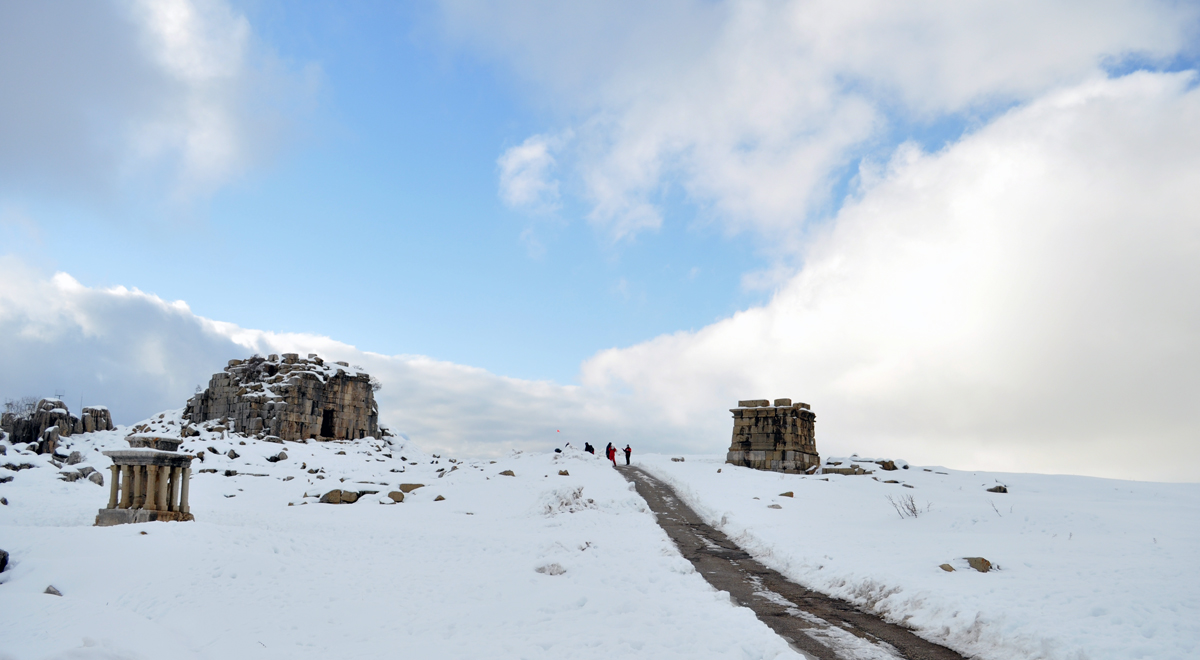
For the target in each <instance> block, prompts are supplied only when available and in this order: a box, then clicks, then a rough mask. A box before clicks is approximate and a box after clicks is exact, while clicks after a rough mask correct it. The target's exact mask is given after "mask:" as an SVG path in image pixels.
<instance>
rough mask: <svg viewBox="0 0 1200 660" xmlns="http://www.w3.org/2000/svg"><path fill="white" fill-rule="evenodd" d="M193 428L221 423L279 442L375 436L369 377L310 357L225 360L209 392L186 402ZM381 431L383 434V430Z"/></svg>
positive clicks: (287, 355)
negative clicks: (279, 440)
mask: <svg viewBox="0 0 1200 660" xmlns="http://www.w3.org/2000/svg"><path fill="white" fill-rule="evenodd" d="M184 418H185V419H187V420H189V421H190V422H191V423H193V424H201V423H204V422H207V421H210V420H220V423H221V425H222V426H225V427H227V428H229V430H231V431H234V432H237V433H241V434H243V435H254V436H258V437H260V438H267V439H275V438H280V439H283V440H292V441H298V440H309V439H314V440H347V439H355V438H364V437H368V436H371V437H380V433H381V429H380V427H379V409H378V407H377V406H376V404H375V393H374V387H373V381H372V380H371V377H370V376H369V375H368V374H366V373H364V372H362V371H359V370H358V369H354V368H351V367H350V366H349V365H348V364H347V363H345V362H335V363H333V364H332V365H328V364H325V361H324V360H322V359H321V358H320V357H318V356H317V355H316V354H315V353H312V354H309V356H308V359H301V358H300V357H299V356H298V355H297V354H295V353H284V354H283V359H282V360H281V359H280V358H279V356H278V355H270V356H268V357H266V358H262V357H259V356H254V357H252V358H250V359H248V360H230V361H229V366H227V367H225V370H224V371H223V372H221V373H218V374H214V375H213V377H212V379H211V380H210V381H209V384H208V389H206V390H204V391H203V392H201V393H199V394H197V395H196V396H194V397H192V398H191V399H189V400H188V403H187V408H186V409H185V410H184ZM382 432H383V433H386V430H383V431H382Z"/></svg>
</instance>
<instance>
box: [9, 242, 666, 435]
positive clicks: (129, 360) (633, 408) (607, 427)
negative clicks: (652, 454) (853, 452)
mask: <svg viewBox="0 0 1200 660" xmlns="http://www.w3.org/2000/svg"><path fill="white" fill-rule="evenodd" d="M0 336H3V337H4V338H5V339H4V341H3V342H0V396H2V397H7V398H18V397H21V396H35V397H40V396H46V395H50V394H53V393H54V392H55V391H56V390H59V391H65V395H64V398H65V400H66V401H67V402H68V404H69V405H70V406H71V408H72V409H75V410H77V409H78V407H79V405H80V404H81V403H82V404H83V405H92V404H102V405H107V406H109V408H110V409H111V410H112V412H113V416H114V418H115V419H116V421H117V422H118V423H132V422H134V421H137V420H140V419H143V418H145V417H148V416H149V415H152V414H154V413H156V412H159V411H162V410H167V409H172V408H179V407H182V406H183V405H184V403H185V402H186V400H187V399H188V397H190V396H191V395H192V393H193V391H194V388H195V387H196V385H205V386H207V384H208V379H209V378H210V377H211V375H212V374H213V373H214V372H217V371H220V370H221V369H222V368H223V367H224V366H225V364H226V362H227V361H228V360H230V359H232V358H241V357H246V356H248V355H251V354H253V353H260V354H263V355H266V354H268V353H284V352H297V353H301V354H307V353H310V352H311V353H318V354H320V355H322V356H323V357H325V358H326V359H329V360H345V361H348V362H350V363H351V364H357V365H362V366H363V367H364V368H365V369H366V370H367V371H368V373H370V374H372V375H373V376H375V377H377V378H378V379H379V380H380V381H381V382H382V383H383V389H382V390H380V391H379V392H378V393H377V398H378V402H379V406H380V417H381V420H382V421H383V422H384V423H385V424H388V425H389V426H390V427H391V428H392V429H393V430H395V431H398V432H401V433H405V434H407V435H408V436H409V437H410V438H411V439H412V440H413V441H415V442H417V443H418V444H420V445H421V446H422V447H424V448H427V449H430V450H434V451H436V450H438V449H441V450H446V451H451V452H454V453H455V454H456V455H464V454H465V455H475V456H479V455H489V454H490V455H496V454H499V453H503V452H506V451H507V450H509V449H513V448H517V449H531V448H532V449H541V450H547V449H549V448H550V447H552V446H555V445H558V444H562V443H564V442H567V441H572V442H573V443H574V444H575V445H576V446H582V445H583V442H584V440H590V441H591V442H593V443H599V444H600V445H601V446H603V445H604V443H606V442H608V441H609V440H613V441H616V440H620V441H621V442H633V444H634V446H635V447H637V448H638V449H639V451H646V450H648V449H649V448H650V447H655V448H658V449H661V450H663V451H669V450H672V449H678V448H679V446H680V443H678V442H672V440H673V439H672V438H669V437H668V438H665V439H663V438H658V437H656V433H655V429H654V428H653V426H652V425H651V426H645V425H643V424H641V417H640V416H639V414H638V411H639V410H641V408H640V407H639V405H638V404H637V402H624V403H622V400H621V397H620V396H608V395H605V396H593V395H592V394H591V393H587V392H584V391H582V389H581V388H579V387H571V386H562V385H558V384H555V383H550V382H535V381H523V380H518V379H512V378H504V377H501V376H497V375H495V374H491V373H488V372H487V371H484V370H482V369H477V368H473V367H467V366H462V365H457V364H452V363H448V362H440V361H437V360H433V359H430V358H427V357H423V356H419V355H397V356H387V355H380V354H378V353H371V352H367V351H362V350H360V349H357V348H355V347H353V346H349V345H347V344H344V343H342V342H338V341H335V340H332V339H329V338H327V337H321V336H316V335H310V334H304V333H279V332H267V331H262V330H254V329H246V328H241V327H238V326H236V325H234V324H231V323H224V322H217V321H212V320H209V319H205V318H203V317H199V316H196V315H194V314H192V312H191V310H190V309H189V308H188V306H187V305H186V304H185V303H183V302H181V301H176V302H167V301H164V300H162V299H160V298H158V297H157V296H154V295H150V294H146V293H143V292H141V291H138V290H130V289H126V288H123V287H115V288H111V289H94V288H90V287H86V286H84V285H82V284H80V283H79V282H78V281H76V280H75V279H73V278H72V277H71V276H69V275H67V274H65V273H58V274H55V275H53V276H51V277H47V276H45V275H43V274H42V273H40V272H39V271H37V270H35V269H32V268H31V267H29V266H28V265H27V264H25V263H24V262H22V261H20V260H18V259H16V258H14V257H0ZM80 398H82V401H80ZM643 412H644V411H643Z"/></svg>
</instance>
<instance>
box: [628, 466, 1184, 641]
mask: <svg viewBox="0 0 1200 660" xmlns="http://www.w3.org/2000/svg"><path fill="white" fill-rule="evenodd" d="M685 458H686V460H685V461H683V462H675V461H671V460H669V457H666V456H653V455H650V456H642V457H640V458H639V459H637V460H635V463H636V464H639V465H641V466H642V467H644V468H645V469H647V470H648V471H649V472H651V473H652V474H654V475H655V476H657V477H658V478H660V479H662V480H663V481H665V482H667V483H668V484H670V485H671V486H672V487H673V488H675V490H676V492H677V493H679V495H680V497H681V498H682V499H683V500H684V501H685V502H686V503H687V504H688V505H689V506H691V507H692V508H693V509H695V510H696V511H697V513H699V514H700V515H701V516H702V517H703V518H705V520H706V521H707V522H709V523H710V524H712V525H714V526H716V527H718V528H719V529H721V530H722V531H724V532H725V533H726V534H728V535H729V536H730V537H731V538H733V539H734V540H735V541H736V542H737V543H738V544H739V545H741V546H742V547H743V548H745V549H746V550H747V551H748V552H750V553H751V554H753V555H754V556H755V557H756V558H758V559H759V560H761V561H762V562H763V563H765V564H767V565H768V566H770V567H771V568H774V569H776V570H778V571H780V572H781V573H783V574H784V575H786V576H788V577H789V578H790V579H792V580H794V581H796V582H799V583H801V584H804V585H805V586H808V587H810V588H814V589H816V590H818V591H821V592H824V593H828V594H832V595H835V596H838V597H841V598H845V599H847V600H849V601H852V602H854V603H855V604H857V605H859V606H861V607H863V608H865V609H868V610H872V611H875V612H877V613H879V614H881V615H882V616H883V617H884V618H886V619H888V620H890V621H893V622H900V623H903V624H905V625H907V626H910V627H912V628H914V629H915V630H916V631H917V633H918V634H920V635H921V636H923V637H925V638H926V639H930V640H933V641H936V642H939V643H941V644H944V645H946V646H949V647H951V648H954V649H955V650H958V651H959V652H961V653H963V654H965V655H968V656H974V657H978V658H985V659H992V658H994V659H997V660H999V659H1008V658H1046V659H1055V658H1063V659H1072V660H1075V659H1084V658H1087V659H1090V660H1100V659H1104V658H1112V659H1114V660H1116V659H1126V658H1194V657H1200V595H1198V594H1200V573H1198V572H1197V571H1196V570H1195V569H1194V563H1195V560H1196V558H1197V557H1200V484H1160V483H1145V482H1133V481H1118V480H1110V479H1096V478H1091V477H1078V476H1067V475H1035V474H1000V473H986V472H960V471H956V470H950V469H946V468H940V467H936V468H935V467H928V466H926V467H919V466H910V467H909V469H897V470H895V471H883V470H881V469H880V468H879V466H878V465H872V464H871V463H873V462H874V461H876V460H882V459H863V458H858V457H852V458H850V459H846V458H842V459H830V460H831V461H833V460H840V461H841V462H843V464H844V465H845V464H846V462H848V461H853V462H855V463H857V464H859V465H860V466H862V467H864V468H866V469H872V468H873V469H875V473H874V474H871V475H862V476H843V475H833V474H830V475H812V476H805V475H785V474H775V473H767V472H760V471H755V470H750V469H747V468H742V467H735V466H731V465H726V464H723V457H719V456H686V457H685ZM905 464H906V463H904V462H902V461H899V460H897V461H896V465H897V466H900V465H905ZM718 470H720V472H718ZM887 480H895V481H898V482H900V483H896V484H887V483H884V482H885V481H887ZM997 484H1003V485H1005V486H1007V487H1008V491H1009V492H1008V493H989V492H987V491H986V489H987V488H989V487H992V486H995V485H997ZM905 485H907V486H911V488H905V487H904V486H905ZM788 491H791V492H792V493H794V496H793V497H783V496H781V495H780V494H781V493H784V492H788ZM889 496H890V497H891V498H892V499H893V500H894V501H898V500H899V499H900V498H901V497H905V496H912V498H913V502H914V504H915V505H916V508H917V510H918V511H919V515H918V516H917V517H916V518H912V517H901V516H900V515H899V514H898V513H897V511H896V509H895V508H893V506H892V504H891V503H890V502H889V501H888V499H887V498H888V497H889ZM771 505H778V506H779V507H781V508H780V509H772V508H768V507H769V506H771ZM976 556H981V557H984V558H986V559H988V560H990V561H991V562H993V563H994V564H998V566H999V570H994V571H991V572H989V573H986V574H983V573H979V572H976V571H974V570H971V569H970V568H969V567H968V566H967V562H966V561H965V559H964V558H965V557H976ZM943 563H948V564H950V565H951V566H952V567H954V568H955V569H956V570H955V571H954V572H946V571H944V570H942V569H940V568H939V565H941V564H943Z"/></svg>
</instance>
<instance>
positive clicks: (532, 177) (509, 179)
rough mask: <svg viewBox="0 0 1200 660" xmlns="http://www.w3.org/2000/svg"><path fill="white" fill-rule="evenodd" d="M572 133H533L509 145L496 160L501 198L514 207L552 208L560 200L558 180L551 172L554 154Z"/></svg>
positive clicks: (535, 209)
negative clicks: (554, 135) (564, 135)
mask: <svg viewBox="0 0 1200 660" xmlns="http://www.w3.org/2000/svg"><path fill="white" fill-rule="evenodd" d="M566 139H569V137H552V136H547V135H534V136H532V137H530V138H528V139H527V140H525V141H524V142H522V143H521V144H519V145H517V146H515V147H510V148H508V149H507V150H505V152H504V153H503V154H501V156H500V158H498V159H497V160H496V164H497V165H498V166H499V167H500V198H501V199H503V200H504V203H506V204H508V205H509V206H513V207H520V208H526V209H529V210H534V211H546V210H552V209H554V208H555V207H556V206H557V203H558V181H556V180H555V179H554V178H553V176H552V170H553V168H554V165H555V162H554V156H553V155H552V154H551V151H553V150H555V149H557V148H560V147H561V145H562V143H563V142H564V141H565V140H566Z"/></svg>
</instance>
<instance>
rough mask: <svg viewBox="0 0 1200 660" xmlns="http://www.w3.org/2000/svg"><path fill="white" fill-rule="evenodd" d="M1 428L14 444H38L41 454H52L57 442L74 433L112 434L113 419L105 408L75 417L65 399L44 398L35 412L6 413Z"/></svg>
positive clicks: (35, 408)
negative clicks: (98, 432) (104, 432)
mask: <svg viewBox="0 0 1200 660" xmlns="http://www.w3.org/2000/svg"><path fill="white" fill-rule="evenodd" d="M0 428H3V429H4V431H5V432H6V433H8V434H10V435H11V436H12V437H10V438H9V440H11V441H12V442H27V443H37V448H38V453H39V454H52V453H54V450H55V448H57V447H58V439H59V438H62V437H67V436H70V435H73V434H75V433H91V432H93V431H111V430H112V429H113V423H112V416H111V415H110V414H109V412H108V408H105V407H104V406H86V407H85V408H84V409H83V417H76V416H75V415H72V414H71V412H70V411H69V410H68V409H67V404H65V403H63V401H62V399H52V398H45V399H42V400H40V401H38V402H37V405H35V406H33V409H32V410H26V411H18V412H5V413H4V415H3V417H2V418H0Z"/></svg>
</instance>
